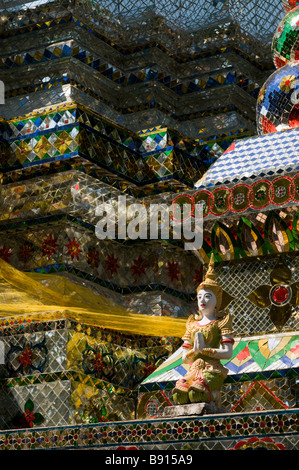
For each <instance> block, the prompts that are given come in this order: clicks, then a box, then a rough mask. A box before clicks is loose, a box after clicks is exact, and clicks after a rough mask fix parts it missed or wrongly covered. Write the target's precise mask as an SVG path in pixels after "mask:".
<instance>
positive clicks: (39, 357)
mask: <svg viewBox="0 0 299 470" xmlns="http://www.w3.org/2000/svg"><path fill="white" fill-rule="evenodd" d="M57 316H58V312H57V314H56V317H57ZM1 333H2V335H1V341H2V342H3V343H4V350H5V364H4V365H1V371H0V372H1V379H0V389H1V397H2V399H1V403H2V408H1V410H2V411H1V429H11V428H28V427H33V426H39V425H43V426H57V425H67V424H70V423H90V422H102V421H108V420H110V421H118V420H124V419H133V418H134V417H135V411H136V403H137V389H136V386H137V385H138V384H139V383H140V381H141V380H142V379H143V378H144V377H145V376H147V375H148V374H149V373H151V371H152V370H153V369H154V368H155V366H156V364H157V363H159V361H160V360H161V359H162V358H165V356H167V355H168V354H169V350H172V349H173V348H175V347H176V346H175V344H176V340H175V339H174V338H166V337H165V338H155V337H153V338H142V337H139V336H135V337H134V336H132V335H129V336H128V335H123V334H120V333H116V332H114V331H110V330H104V329H101V328H99V327H92V326H84V325H81V324H79V323H78V322H74V321H70V320H67V318H63V316H62V317H61V318H60V319H58V320H57V319H55V316H54V317H53V318H52V319H49V320H48V321H45V320H44V321H35V320H34V316H32V317H27V318H25V319H24V321H22V322H19V321H18V320H14V319H13V318H12V317H10V318H6V319H5V318H4V319H2V328H1Z"/></svg>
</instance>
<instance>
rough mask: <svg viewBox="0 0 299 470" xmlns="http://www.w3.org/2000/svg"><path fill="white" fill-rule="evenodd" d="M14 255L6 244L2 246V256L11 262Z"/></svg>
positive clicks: (0, 249)
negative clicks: (10, 259)
mask: <svg viewBox="0 0 299 470" xmlns="http://www.w3.org/2000/svg"><path fill="white" fill-rule="evenodd" d="M11 256H12V252H11V249H10V248H9V247H7V246H6V245H5V244H4V245H3V247H2V248H0V258H1V259H3V260H4V261H6V262H7V263H9V258H10V257H11Z"/></svg>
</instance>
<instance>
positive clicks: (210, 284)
mask: <svg viewBox="0 0 299 470" xmlns="http://www.w3.org/2000/svg"><path fill="white" fill-rule="evenodd" d="M201 289H208V290H211V291H212V292H213V293H214V294H215V296H216V298H217V307H218V309H220V307H221V303H222V293H223V289H222V287H221V286H220V285H219V284H218V283H217V281H216V273H215V268H214V253H212V254H211V258H210V262H209V266H208V270H207V272H206V274H205V279H204V281H202V282H201V283H200V284H199V286H198V287H197V293H198V291H199V290H201Z"/></svg>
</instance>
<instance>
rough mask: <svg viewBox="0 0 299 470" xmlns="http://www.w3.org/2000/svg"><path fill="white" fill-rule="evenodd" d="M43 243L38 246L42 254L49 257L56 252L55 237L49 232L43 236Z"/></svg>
mask: <svg viewBox="0 0 299 470" xmlns="http://www.w3.org/2000/svg"><path fill="white" fill-rule="evenodd" d="M43 242H44V243H43V245H42V246H41V247H40V248H41V250H42V252H43V255H46V256H47V258H48V259H49V258H50V256H51V255H52V254H56V253H57V252H56V248H57V247H58V244H57V243H56V242H57V238H54V237H53V236H52V235H51V234H50V235H49V236H48V237H46V238H44V240H43Z"/></svg>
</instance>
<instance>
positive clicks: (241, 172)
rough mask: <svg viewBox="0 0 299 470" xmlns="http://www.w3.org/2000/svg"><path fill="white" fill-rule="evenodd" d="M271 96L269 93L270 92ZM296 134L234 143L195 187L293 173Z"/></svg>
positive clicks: (291, 131)
mask: <svg viewBox="0 0 299 470" xmlns="http://www.w3.org/2000/svg"><path fill="white" fill-rule="evenodd" d="M269 93H270V91H269ZM297 166H298V131H297V130H296V129H294V130H287V131H285V132H282V133H277V134H276V133H274V134H269V135H268V134H267V135H263V136H258V137H252V138H251V139H244V140H241V141H239V142H234V143H233V144H232V145H231V146H230V148H229V149H228V150H227V151H226V152H224V153H223V154H222V156H221V157H220V158H219V159H218V160H217V162H216V163H215V164H214V165H213V166H212V167H211V168H210V169H209V170H208V171H207V173H206V174H205V176H204V178H203V179H202V181H199V182H198V183H197V184H196V185H197V187H200V186H201V185H202V186H207V187H208V186H213V185H219V184H228V182H229V183H234V185H236V186H237V184H238V183H239V184H240V183H241V184H242V181H244V180H245V181H246V183H247V181H248V182H249V181H252V180H255V179H257V180H259V181H260V180H261V179H262V178H263V179H267V178H269V177H277V176H279V175H281V173H284V174H288V173H290V172H292V171H296V168H297Z"/></svg>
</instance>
